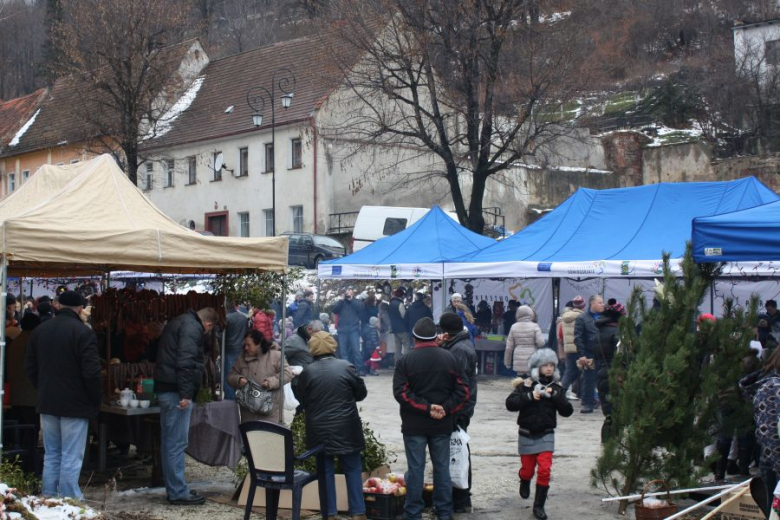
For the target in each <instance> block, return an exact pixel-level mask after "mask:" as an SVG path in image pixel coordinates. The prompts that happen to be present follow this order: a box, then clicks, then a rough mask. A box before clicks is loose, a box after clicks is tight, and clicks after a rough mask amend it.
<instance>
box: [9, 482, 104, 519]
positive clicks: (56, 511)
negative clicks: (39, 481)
mask: <svg viewBox="0 0 780 520" xmlns="http://www.w3.org/2000/svg"><path fill="white" fill-rule="evenodd" d="M0 496H2V498H3V499H4V502H0V517H2V516H3V515H7V517H8V518H9V519H10V518H22V515H21V514H20V513H18V512H6V503H7V504H11V503H17V504H21V505H22V506H23V507H24V508H25V509H26V510H27V511H29V512H30V513H32V514H33V515H35V517H36V518H37V519H38V520H63V519H66V518H67V519H69V520H91V519H96V518H99V517H100V513H98V512H97V511H95V510H94V509H92V508H90V507H87V506H85V505H82V504H81V503H79V502H77V501H75V500H71V499H69V498H41V497H37V496H35V495H29V496H26V497H19V496H18V495H17V494H16V490H15V489H11V488H9V487H8V486H7V485H6V484H3V483H0Z"/></svg>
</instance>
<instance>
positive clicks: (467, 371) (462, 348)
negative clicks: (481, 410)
mask: <svg viewBox="0 0 780 520" xmlns="http://www.w3.org/2000/svg"><path fill="white" fill-rule="evenodd" d="M441 348H443V349H444V350H446V351H448V352H449V353H450V354H452V355H453V356H455V359H456V360H457V361H458V364H459V365H460V368H461V370H463V373H464V375H465V376H466V379H467V381H468V385H469V393H470V396H469V400H468V401H467V402H466V406H464V407H463V409H462V410H461V411H460V412H458V414H457V415H456V416H455V423H456V425H457V426H461V427H463V428H464V429H465V428H468V425H469V423H470V422H471V418H472V417H473V416H474V407H475V406H476V405H477V351H476V350H475V349H474V344H473V343H472V342H471V337H470V335H469V331H467V330H462V331H460V332H458V333H457V334H456V335H455V336H454V337H453V338H450V339H449V340H448V341H446V342H444V343H442V344H441Z"/></svg>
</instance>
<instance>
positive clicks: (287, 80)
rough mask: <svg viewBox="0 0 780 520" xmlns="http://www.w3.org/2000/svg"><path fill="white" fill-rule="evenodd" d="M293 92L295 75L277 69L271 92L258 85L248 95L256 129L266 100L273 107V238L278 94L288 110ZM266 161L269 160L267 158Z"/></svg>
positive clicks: (274, 230)
mask: <svg viewBox="0 0 780 520" xmlns="http://www.w3.org/2000/svg"><path fill="white" fill-rule="evenodd" d="M293 90H295V75H294V74H293V73H292V71H291V70H290V69H288V68H284V67H282V68H279V69H276V71H275V72H274V75H273V76H272V77H271V90H268V89H267V88H266V87H264V86H261V85H258V86H256V87H252V88H251V89H249V90H248V91H247V93H246V103H247V105H249V108H251V109H252V110H253V111H254V113H253V114H252V124H253V125H254V127H255V128H259V127H261V126H263V112H265V103H266V100H268V102H269V103H270V105H271V149H272V150H273V152H274V157H273V162H272V163H271V216H272V218H273V230H272V231H273V236H276V94H277V91H278V93H281V94H282V99H281V101H282V108H284V109H285V110H287V109H288V108H290V105H291V104H292V98H293ZM266 160H268V159H267V158H266Z"/></svg>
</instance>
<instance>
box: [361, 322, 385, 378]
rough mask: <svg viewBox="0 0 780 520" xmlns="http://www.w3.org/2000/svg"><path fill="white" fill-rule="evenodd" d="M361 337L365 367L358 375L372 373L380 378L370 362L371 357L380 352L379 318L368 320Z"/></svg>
mask: <svg viewBox="0 0 780 520" xmlns="http://www.w3.org/2000/svg"><path fill="white" fill-rule="evenodd" d="M360 335H361V337H362V338H363V366H362V367H361V370H358V373H362V374H364V375H365V374H366V373H370V374H371V375H373V376H378V375H379V373H378V372H377V371H376V370H372V368H371V367H372V366H373V365H371V362H370V361H369V360H370V358H371V355H372V354H373V353H374V352H375V351H377V350H379V345H380V343H381V340H380V339H379V318H377V317H376V316H371V317H370V318H368V322H366V323H365V324H363V330H362V331H361V334H360Z"/></svg>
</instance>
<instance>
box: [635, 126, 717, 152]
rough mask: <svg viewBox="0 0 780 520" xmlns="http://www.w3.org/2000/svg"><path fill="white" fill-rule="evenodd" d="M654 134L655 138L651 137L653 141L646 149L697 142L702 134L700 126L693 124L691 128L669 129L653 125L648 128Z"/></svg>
mask: <svg viewBox="0 0 780 520" xmlns="http://www.w3.org/2000/svg"><path fill="white" fill-rule="evenodd" d="M647 128H652V129H653V130H654V132H655V136H650V137H652V139H653V141H652V142H651V143H649V144H648V145H647V146H648V147H654V148H655V147H659V146H665V145H669V144H677V143H686V142H692V141H696V140H698V139H699V138H700V137H701V136H702V135H703V134H704V132H703V131H702V129H701V126H700V125H699V124H698V123H696V122H693V123H692V125H691V128H682V129H680V128H669V127H668V126H663V125H661V124H654V125H652V126H650V127H647Z"/></svg>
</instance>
